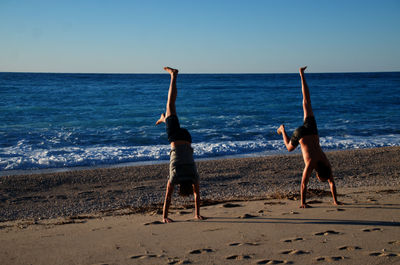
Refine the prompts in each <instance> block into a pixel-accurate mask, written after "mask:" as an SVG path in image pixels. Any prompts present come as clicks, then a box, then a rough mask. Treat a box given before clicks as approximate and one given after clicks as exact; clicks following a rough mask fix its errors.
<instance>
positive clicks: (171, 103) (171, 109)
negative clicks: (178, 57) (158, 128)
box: [156, 67, 179, 125]
mask: <svg viewBox="0 0 400 265" xmlns="http://www.w3.org/2000/svg"><path fill="white" fill-rule="evenodd" d="M164 70H165V71H167V72H168V73H169V74H170V75H171V82H170V84H169V90H168V100H167V106H166V112H165V113H162V114H161V116H160V118H159V119H158V121H157V122H156V125H158V124H160V123H162V122H165V119H166V118H167V117H168V116H170V115H176V107H175V101H176V96H177V94H178V90H177V88H176V79H177V77H178V72H179V71H178V70H177V69H173V68H171V67H164Z"/></svg>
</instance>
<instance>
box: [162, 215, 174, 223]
mask: <svg viewBox="0 0 400 265" xmlns="http://www.w3.org/2000/svg"><path fill="white" fill-rule="evenodd" d="M172 222H173V220H172V219H170V218H168V217H165V218H163V223H164V224H169V223H172Z"/></svg>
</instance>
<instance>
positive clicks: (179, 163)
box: [156, 67, 205, 223]
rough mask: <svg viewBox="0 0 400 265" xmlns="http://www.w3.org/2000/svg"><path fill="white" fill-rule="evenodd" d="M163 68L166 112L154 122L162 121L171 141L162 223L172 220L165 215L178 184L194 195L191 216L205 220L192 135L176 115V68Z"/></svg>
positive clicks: (181, 191) (181, 189)
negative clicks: (167, 82)
mask: <svg viewBox="0 0 400 265" xmlns="http://www.w3.org/2000/svg"><path fill="white" fill-rule="evenodd" d="M164 70H165V71H167V72H168V73H169V74H170V75H171V83H170V86H169V91H168V101H167V107H166V112H165V113H162V114H161V117H160V119H158V121H157V122H156V125H158V124H160V123H165V125H166V130H167V135H168V141H169V142H170V144H171V152H170V163H169V178H168V183H167V191H166V194H165V200H164V207H163V222H164V223H171V222H173V221H172V219H170V218H168V209H169V206H170V204H171V197H172V194H173V191H174V186H175V185H176V184H179V194H180V195H182V196H189V195H191V194H193V195H194V200H195V216H194V218H195V219H198V220H204V219H205V218H204V217H203V216H201V215H200V192H199V174H198V173H197V168H196V164H195V163H194V159H193V148H192V146H191V143H192V137H191V135H190V133H189V131H188V130H186V129H184V128H181V126H180V124H179V120H178V116H177V115H176V106H175V101H176V96H177V92H178V91H177V88H176V79H177V77H178V70H177V69H173V68H170V67H164Z"/></svg>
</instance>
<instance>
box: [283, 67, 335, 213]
mask: <svg viewBox="0 0 400 265" xmlns="http://www.w3.org/2000/svg"><path fill="white" fill-rule="evenodd" d="M306 68H307V67H302V68H300V77H301V86H302V92H303V111H304V123H303V125H302V126H300V127H299V128H297V129H296V130H295V131H294V133H293V136H292V138H290V139H289V137H288V135H287V133H286V131H285V126H284V125H283V124H282V125H281V126H280V127H279V128H278V130H277V132H278V134H282V136H283V141H284V143H285V146H286V148H287V150H288V151H289V152H291V151H293V150H294V149H296V147H297V146H298V145H299V143H300V146H301V153H302V154H303V159H304V164H305V167H304V170H303V177H302V179H301V190H300V194H301V206H300V208H308V207H310V206H309V205H307V203H306V195H307V184H308V181H309V179H310V176H311V173H312V171H313V170H314V169H315V171H316V175H317V178H318V179H319V180H320V181H328V183H329V186H330V189H331V193H332V197H333V203H334V204H335V205H339V204H341V203H339V202H338V201H337V198H336V197H337V196H336V186H335V182H334V180H333V175H332V167H331V164H330V163H329V160H328V158H327V157H326V155H325V154H324V152H323V151H322V149H321V146H320V144H319V136H318V129H317V123H316V121H315V118H314V114H313V111H312V108H311V99H310V91H309V89H308V86H307V83H306V80H305V77H304V70H305V69H306Z"/></svg>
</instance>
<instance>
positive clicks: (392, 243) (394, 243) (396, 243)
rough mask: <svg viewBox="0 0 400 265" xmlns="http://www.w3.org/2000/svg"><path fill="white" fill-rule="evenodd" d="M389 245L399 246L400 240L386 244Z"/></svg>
mask: <svg viewBox="0 0 400 265" xmlns="http://www.w3.org/2000/svg"><path fill="white" fill-rule="evenodd" d="M388 244H389V245H400V240H395V241H390V242H388Z"/></svg>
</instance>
